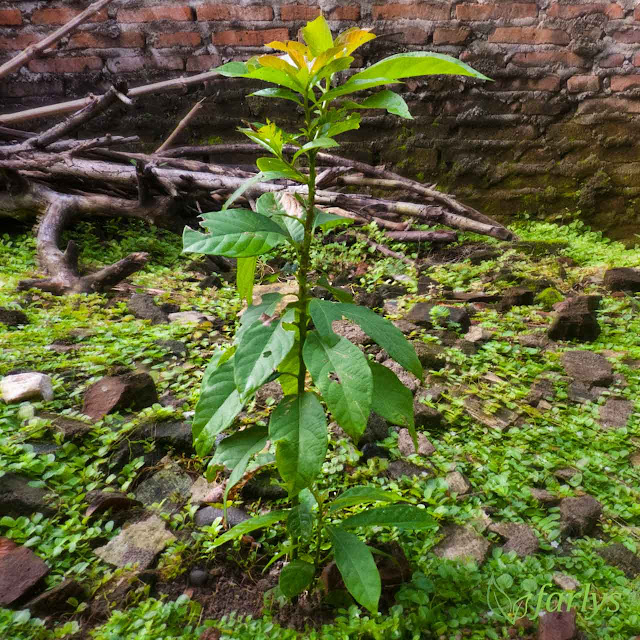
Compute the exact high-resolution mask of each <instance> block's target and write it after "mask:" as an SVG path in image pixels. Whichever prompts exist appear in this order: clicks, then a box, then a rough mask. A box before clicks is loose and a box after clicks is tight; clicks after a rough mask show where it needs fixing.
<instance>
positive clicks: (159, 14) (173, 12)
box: [117, 5, 191, 22]
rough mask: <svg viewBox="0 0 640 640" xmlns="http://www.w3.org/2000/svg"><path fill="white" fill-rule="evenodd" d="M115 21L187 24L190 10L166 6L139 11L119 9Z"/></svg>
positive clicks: (142, 8) (144, 8) (143, 8)
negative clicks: (162, 21) (164, 21)
mask: <svg viewBox="0 0 640 640" xmlns="http://www.w3.org/2000/svg"><path fill="white" fill-rule="evenodd" d="M117 20H118V22H155V21H157V20H172V21H174V22H188V21H189V20H191V9H190V8H189V7H171V6H168V5H159V6H156V7H141V8H140V9H120V10H119V11H118V14H117Z"/></svg>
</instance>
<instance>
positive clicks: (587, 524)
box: [560, 495, 602, 537]
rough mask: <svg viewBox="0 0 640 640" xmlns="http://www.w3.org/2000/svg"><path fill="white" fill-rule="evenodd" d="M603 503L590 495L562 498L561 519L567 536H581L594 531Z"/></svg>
mask: <svg viewBox="0 0 640 640" xmlns="http://www.w3.org/2000/svg"><path fill="white" fill-rule="evenodd" d="M601 515H602V505H601V504H600V503H599V502H598V501H597V500H596V499H595V498H594V497H593V496H589V495H584V496H580V497H579V498H563V499H562V500H560V520H561V525H562V528H563V533H564V534H565V535H566V536H571V537H581V536H586V535H589V534H590V533H592V532H593V530H594V529H595V527H596V525H597V524H598V521H599V520H600V516H601Z"/></svg>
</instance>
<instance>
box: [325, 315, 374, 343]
mask: <svg viewBox="0 0 640 640" xmlns="http://www.w3.org/2000/svg"><path fill="white" fill-rule="evenodd" d="M331 327H332V329H333V332H334V333H335V334H336V335H339V336H341V337H342V338H346V339H347V340H348V341H349V342H352V343H353V344H355V345H360V346H361V345H365V344H368V343H369V342H371V339H370V338H369V336H368V335H367V334H366V333H365V332H364V331H363V330H362V329H361V328H360V327H359V326H358V325H357V324H355V322H351V321H350V320H334V321H333V323H332V325H331Z"/></svg>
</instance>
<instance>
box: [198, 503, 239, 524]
mask: <svg viewBox="0 0 640 640" xmlns="http://www.w3.org/2000/svg"><path fill="white" fill-rule="evenodd" d="M216 518H224V510H223V509H218V508H217V507H202V509H199V510H198V511H196V515H195V517H194V519H193V521H194V523H195V525H196V527H208V526H209V525H210V524H213V521H214V520H215V519H216ZM249 518H250V516H249V514H248V513H247V512H246V511H243V510H242V509H238V508H237V507H229V508H228V509H227V520H228V521H229V526H230V527H235V526H236V525H237V524H240V523H241V522H244V521H245V520H249Z"/></svg>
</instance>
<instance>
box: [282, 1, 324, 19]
mask: <svg viewBox="0 0 640 640" xmlns="http://www.w3.org/2000/svg"><path fill="white" fill-rule="evenodd" d="M319 15H320V7H310V6H308V5H306V4H285V5H284V6H283V7H281V8H280V17H281V18H282V19H283V20H284V21H289V20H313V19H314V18H317V17H318V16H319Z"/></svg>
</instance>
